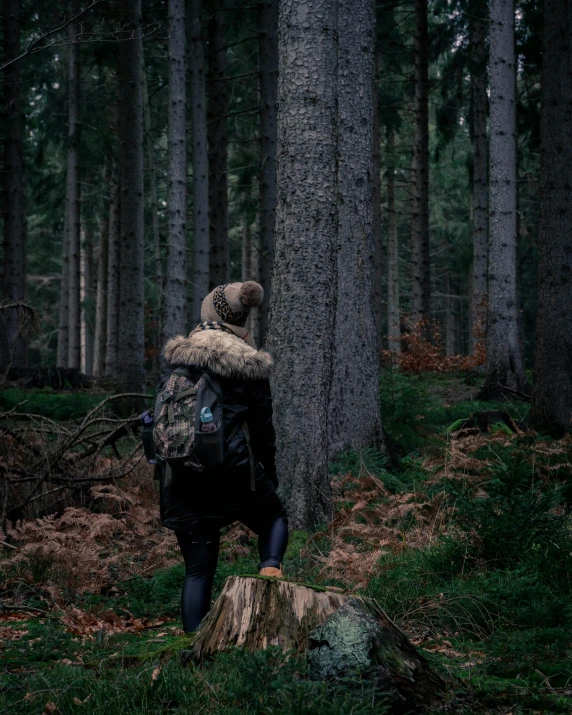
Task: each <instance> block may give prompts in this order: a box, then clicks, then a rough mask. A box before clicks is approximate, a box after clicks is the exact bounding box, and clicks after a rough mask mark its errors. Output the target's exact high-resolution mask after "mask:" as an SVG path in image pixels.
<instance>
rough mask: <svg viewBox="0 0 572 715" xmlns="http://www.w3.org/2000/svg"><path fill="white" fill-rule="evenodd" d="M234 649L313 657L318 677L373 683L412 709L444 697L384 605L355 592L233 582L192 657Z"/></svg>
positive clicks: (264, 581) (250, 579)
mask: <svg viewBox="0 0 572 715" xmlns="http://www.w3.org/2000/svg"><path fill="white" fill-rule="evenodd" d="M231 646H239V647H242V648H245V649H246V650H249V651H256V650H262V649H265V648H267V647H269V646H279V647H280V648H282V650H283V651H293V652H295V653H298V654H307V656H308V659H309V663H310V672H311V674H312V676H313V677H314V678H316V679H319V680H339V679H340V678H345V677H348V678H352V677H355V676H358V677H360V678H364V677H366V678H368V679H370V680H371V681H372V682H374V683H375V684H376V685H378V686H379V688H380V689H381V690H383V691H385V692H387V693H389V694H390V695H391V696H392V698H391V699H392V701H393V702H394V704H396V705H403V706H404V707H405V708H407V707H418V706H421V705H423V704H428V703H430V702H432V701H434V700H435V699H438V698H440V697H441V696H442V695H443V694H444V692H445V683H444V681H443V680H442V679H441V678H440V677H439V676H438V675H437V674H436V673H434V672H433V671H432V670H431V668H430V667H429V664H428V663H427V661H426V660H425V658H423V656H422V655H421V654H420V653H418V652H417V650H416V649H415V648H414V646H413V645H412V644H411V643H410V642H409V641H408V639H407V637H406V636H405V635H404V634H403V633H402V632H401V631H400V630H399V629H398V628H397V626H395V625H394V624H393V623H392V622H391V620H390V619H389V618H388V616H387V615H386V614H385V613H384V612H383V610H382V609H381V608H380V607H379V605H378V604H377V603H376V602H375V601H374V600H372V599H368V598H362V597H361V596H356V595H355V594H351V593H343V592H340V591H335V590H327V589H326V590H323V589H319V588H312V587H309V586H303V585H300V584H296V583H291V582H288V581H278V580H275V579H265V578H256V577H243V576H231V577H229V578H228V579H227V581H226V584H225V586H224V589H223V591H222V593H221V595H220V596H219V598H218V599H217V601H216V603H215V604H214V606H213V607H212V609H211V611H210V612H209V614H208V615H207V616H206V617H205V619H204V620H203V622H202V624H201V626H200V628H199V630H198V631H197V634H196V636H195V638H194V640H193V643H192V645H191V649H190V652H188V654H189V657H190V658H191V659H192V660H194V661H197V662H200V661H202V660H203V659H204V658H207V657H209V656H212V655H214V654H215V653H217V652H219V651H222V650H225V649H226V648H228V647H231Z"/></svg>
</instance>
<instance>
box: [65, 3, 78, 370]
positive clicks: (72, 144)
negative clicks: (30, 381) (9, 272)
mask: <svg viewBox="0 0 572 715" xmlns="http://www.w3.org/2000/svg"><path fill="white" fill-rule="evenodd" d="M70 11H71V13H72V14H73V15H76V14H77V13H78V12H79V0H72V2H71V4H70ZM78 29H79V28H78V26H77V25H76V24H71V25H70V26H69V28H68V34H69V42H70V44H69V49H68V160H67V176H66V213H67V220H66V225H67V230H68V251H69V254H68V256H69V263H68V268H69V278H68V301H69V307H68V359H67V367H70V368H74V369H77V370H80V369H81V206H80V181H79V129H80V124H79V88H80V76H79V42H78V41H77V33H78Z"/></svg>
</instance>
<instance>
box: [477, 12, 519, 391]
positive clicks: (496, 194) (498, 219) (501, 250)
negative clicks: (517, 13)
mask: <svg viewBox="0 0 572 715" xmlns="http://www.w3.org/2000/svg"><path fill="white" fill-rule="evenodd" d="M489 8H490V33H491V35H490V37H491V39H490V138H489V164H490V200H489V207H490V208H489V216H490V223H489V232H490V236H489V300H488V314H487V338H486V346H487V376H486V380H485V385H484V388H483V391H482V396H483V397H489V398H490V397H493V398H495V397H497V396H498V395H499V393H500V394H502V393H503V390H504V389H505V388H508V389H509V390H517V391H522V392H526V393H528V391H529V386H528V383H527V381H526V378H525V375H524V369H523V365H522V360H521V353H520V348H519V344H518V329H517V295H516V137H515V130H516V125H515V86H516V74H515V73H516V64H515V51H514V2H513V0H490V5H489Z"/></svg>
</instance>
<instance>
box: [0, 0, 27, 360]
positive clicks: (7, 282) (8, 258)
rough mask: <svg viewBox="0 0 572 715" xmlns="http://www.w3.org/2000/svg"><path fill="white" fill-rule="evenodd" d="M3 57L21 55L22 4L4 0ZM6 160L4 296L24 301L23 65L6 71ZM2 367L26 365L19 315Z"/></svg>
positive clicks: (11, 315) (10, 322)
mask: <svg viewBox="0 0 572 715" xmlns="http://www.w3.org/2000/svg"><path fill="white" fill-rule="evenodd" d="M3 10H4V12H3V15H4V27H3V29H4V57H5V58H6V60H10V59H12V58H14V57H17V56H18V55H19V54H20V0H4V8H3ZM3 84H4V86H3V89H4V97H3V102H4V107H3V112H2V114H3V120H4V156H3V164H4V166H3V167H2V170H3V171H2V173H3V189H4V246H3V248H4V270H3V277H2V296H3V298H9V299H11V300H14V301H20V300H24V298H25V292H26V222H25V218H24V176H23V171H24V166H23V158H22V153H23V150H22V115H21V109H20V86H21V78H20V63H19V62H16V63H14V64H13V65H11V66H10V67H9V68H8V69H7V70H5V71H4V83H3ZM5 320H6V323H5V325H4V330H3V335H2V341H1V344H0V349H1V354H0V363H1V364H2V365H8V364H9V363H10V362H11V361H12V359H14V360H15V361H17V363H18V365H25V364H26V359H27V350H26V344H25V342H24V341H23V340H19V342H18V344H17V345H16V344H15V343H16V340H17V335H18V311H16V310H11V311H8V312H7V313H6V314H5Z"/></svg>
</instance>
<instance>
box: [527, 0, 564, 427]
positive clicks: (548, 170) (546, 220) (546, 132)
mask: <svg viewBox="0 0 572 715" xmlns="http://www.w3.org/2000/svg"><path fill="white" fill-rule="evenodd" d="M542 100H543V101H542V126H541V179H540V181H541V185H540V231H539V235H538V248H539V261H538V336H537V344H536V363H535V370H534V391H533V397H532V412H531V423H532V424H533V425H534V426H535V427H536V428H537V429H539V430H542V431H546V432H550V433H551V434H553V435H556V436H560V435H562V434H563V433H564V432H565V431H566V430H570V428H571V427H572V7H571V6H570V3H569V2H567V0H545V3H544V53H543V66H542Z"/></svg>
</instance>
